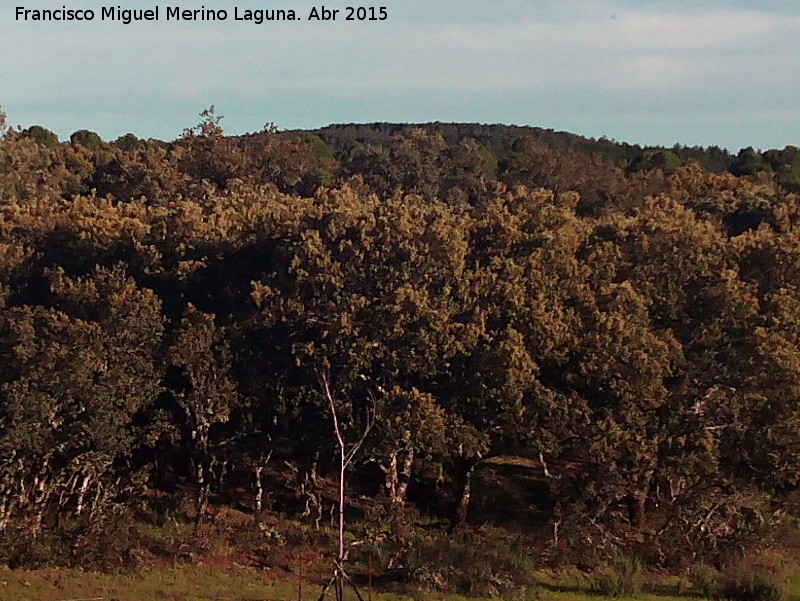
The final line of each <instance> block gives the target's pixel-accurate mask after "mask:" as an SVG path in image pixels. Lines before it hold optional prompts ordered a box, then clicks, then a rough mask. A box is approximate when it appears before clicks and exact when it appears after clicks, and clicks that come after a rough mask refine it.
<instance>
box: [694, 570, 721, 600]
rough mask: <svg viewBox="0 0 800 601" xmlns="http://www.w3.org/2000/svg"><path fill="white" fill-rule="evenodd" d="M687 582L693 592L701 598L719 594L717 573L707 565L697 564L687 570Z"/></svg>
mask: <svg viewBox="0 0 800 601" xmlns="http://www.w3.org/2000/svg"><path fill="white" fill-rule="evenodd" d="M688 576H689V582H691V583H692V587H693V588H694V590H695V591H696V592H697V593H699V594H701V595H702V596H703V597H714V596H715V595H717V593H718V592H719V588H720V575H719V571H718V570H717V569H716V568H714V567H712V566H710V565H708V564H707V563H703V562H700V563H697V564H694V565H693V566H692V567H691V568H689V574H688Z"/></svg>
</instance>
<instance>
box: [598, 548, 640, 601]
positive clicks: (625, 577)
mask: <svg viewBox="0 0 800 601" xmlns="http://www.w3.org/2000/svg"><path fill="white" fill-rule="evenodd" d="M641 588H642V566H641V564H640V563H639V561H637V560H636V559H632V558H630V557H625V556H622V555H618V556H616V557H615V558H614V559H613V561H612V562H611V564H610V565H607V566H605V567H603V568H600V569H598V570H597V572H596V573H595V574H594V576H593V577H592V590H593V591H595V592H596V593H598V594H600V595H603V596H605V597H613V598H617V597H632V596H634V595H637V594H638V593H639V592H640V591H641Z"/></svg>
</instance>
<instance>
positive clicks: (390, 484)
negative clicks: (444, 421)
mask: <svg viewBox="0 0 800 601" xmlns="http://www.w3.org/2000/svg"><path fill="white" fill-rule="evenodd" d="M401 455H402V462H401V461H400V457H401ZM413 466H414V447H411V446H408V447H405V448H404V449H397V450H395V451H393V452H392V454H391V456H390V459H389V465H388V466H387V467H386V468H384V470H383V471H384V472H385V474H386V477H385V479H384V488H385V489H386V496H387V499H388V502H389V513H390V515H391V518H392V534H393V535H394V537H395V538H396V539H398V540H399V539H400V538H402V536H403V534H404V530H405V508H406V498H407V495H408V484H409V482H410V480H411V471H412V468H413Z"/></svg>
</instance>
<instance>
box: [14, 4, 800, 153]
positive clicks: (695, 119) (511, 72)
mask: <svg viewBox="0 0 800 601" xmlns="http://www.w3.org/2000/svg"><path fill="white" fill-rule="evenodd" d="M370 1H371V0H361V3H360V4H359V3H358V2H357V1H353V2H339V1H334V2H327V3H325V4H324V6H325V7H326V8H329V9H331V8H338V9H340V13H339V15H338V18H337V20H336V21H326V22H322V21H309V20H306V18H307V17H308V15H309V13H310V11H311V8H312V7H315V6H316V7H317V8H319V7H321V6H323V4H321V3H320V4H314V3H313V1H306V0H278V1H274V0H260V1H252V0H226V1H217V0H205V1H204V2H194V1H192V0H183V2H182V3H181V2H178V3H175V2H166V3H163V4H162V3H159V2H157V1H154V2H142V1H140V0H127V1H126V0H118V1H117V2H116V3H109V2H105V3H104V2H97V1H93V0H76V1H75V2H72V1H71V0H59V1H57V2H53V1H50V0H16V1H15V2H13V3H12V2H7V1H3V2H2V3H0V74H2V77H0V106H2V107H3V110H4V111H5V112H6V113H7V115H8V120H9V122H10V123H11V124H12V125H20V126H22V127H28V126H30V125H33V124H39V125H43V126H45V127H47V128H48V129H51V130H53V131H55V132H56V133H58V134H59V136H61V137H62V138H68V137H69V134H70V133H72V132H73V131H76V130H78V129H90V130H93V131H96V132H98V133H99V134H100V135H101V136H103V138H105V139H108V140H113V139H114V138H116V137H118V136H120V135H122V134H125V133H127V132H133V133H135V134H136V135H138V136H140V137H155V138H160V139H166V140H170V139H174V138H176V137H178V136H180V135H181V133H182V131H183V130H184V129H185V128H188V127H191V126H193V125H195V124H196V123H197V122H198V121H199V120H200V118H199V116H198V114H199V113H200V112H201V111H202V110H203V109H204V108H206V107H208V106H210V105H214V106H215V108H216V112H217V114H218V115H223V116H224V118H223V120H222V122H221V125H222V126H223V128H224V129H225V131H226V133H230V134H240V133H245V132H249V131H258V130H260V129H262V128H263V127H264V125H265V124H267V123H274V124H275V125H276V126H277V127H279V128H281V129H295V128H316V127H321V126H324V125H327V124H329V123H353V122H356V123H364V122H374V121H390V122H416V123H420V122H429V121H443V122H480V123H505V124H516V125H532V126H538V127H545V128H552V129H555V130H563V131H570V132H573V133H577V134H581V135H584V136H588V137H594V138H599V137H602V136H605V137H607V138H611V139H615V140H619V141H626V142H631V143H638V144H643V145H644V144H652V145H667V146H672V145H673V144H675V143H680V144H685V145H689V146H694V145H702V146H710V145H717V146H721V147H724V148H728V149H729V150H732V151H736V150H738V149H739V148H742V147H747V146H753V147H754V148H757V149H767V148H783V147H784V146H786V145H797V146H800V43H798V39H800V36H799V35H798V34H800V2H798V1H797V0H791V1H790V0H786V1H784V0H763V1H762V2H744V1H739V0H729V1H723V0H705V1H704V2H698V1H689V0H685V1H682V0H674V1H666V0H665V1H660V2H659V1H648V0H639V1H632V0H617V1H615V0H592V1H588V0H557V1H550V0H376V1H375V3H374V4H370ZM304 2H305V3H304ZM156 5H158V6H159V7H160V17H161V19H160V20H159V21H158V22H148V23H134V24H131V25H124V24H122V23H118V22H110V21H100V19H99V14H98V16H97V17H96V19H95V21H92V22H50V23H43V22H33V21H27V22H25V21H19V20H16V19H15V8H16V6H22V7H25V8H29V9H48V8H49V9H53V8H63V7H65V8H67V9H85V8H91V9H94V10H95V11H97V13H99V12H100V7H102V6H120V7H122V8H129V9H142V8H153V7H155V6H156ZM167 6H180V7H181V8H183V9H196V8H200V7H201V6H202V7H205V8H206V9H226V10H227V11H228V13H229V18H228V20H227V21H224V22H208V21H205V22H193V21H178V22H176V21H169V22H167V21H166V20H165V18H164V14H163V13H164V12H165V11H166V7H167ZM234 6H238V7H239V9H240V12H244V10H246V9H274V8H282V9H294V10H295V11H296V13H297V15H298V17H300V19H301V20H298V21H293V22H265V23H263V24H261V25H257V24H254V23H252V22H243V21H238V22H237V21H234V20H233V7H234ZM345 6H375V7H379V6H384V7H386V9H387V14H388V18H387V19H386V20H385V21H365V22H358V21H355V22H353V21H344V19H343V17H344V15H345V13H344V7H345Z"/></svg>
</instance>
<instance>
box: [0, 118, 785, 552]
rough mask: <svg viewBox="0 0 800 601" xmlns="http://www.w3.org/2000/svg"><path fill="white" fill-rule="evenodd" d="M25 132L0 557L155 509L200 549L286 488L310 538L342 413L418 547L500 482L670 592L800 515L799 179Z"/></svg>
mask: <svg viewBox="0 0 800 601" xmlns="http://www.w3.org/2000/svg"><path fill="white" fill-rule="evenodd" d="M2 126H3V129H5V130H6V131H5V134H4V137H3V138H2V140H0V365H2V369H0V532H4V533H10V532H24V533H32V534H37V533H41V532H44V531H56V530H58V529H59V528H65V527H67V526H66V525H67V524H69V527H70V528H78V530H80V528H84V529H87V528H94V527H97V524H102V523H103V520H104V519H106V518H107V517H108V516H109V515H111V514H112V513H114V512H119V511H124V510H125V508H126V507H133V506H134V505H136V503H138V502H139V501H140V500H141V499H142V498H144V496H145V494H146V492H147V491H148V490H151V489H163V490H173V491H174V490H178V491H182V492H180V494H185V495H188V496H189V497H190V498H191V500H192V502H193V503H195V504H196V516H197V521H198V523H199V522H200V521H201V520H202V518H203V515H204V512H205V510H206V505H207V503H208V502H209V499H210V498H211V497H212V496H213V495H215V494H218V493H219V492H220V491H222V490H224V489H225V487H226V486H230V485H232V483H234V482H236V483H242V482H245V483H247V486H248V487H250V488H249V489H248V490H250V492H248V493H247V495H248V499H250V500H249V501H248V503H249V504H250V505H249V506H250V507H251V508H253V510H254V511H255V510H256V509H258V510H260V509H261V499H262V495H263V492H264V486H268V484H266V485H265V484H264V482H263V481H262V480H261V474H262V473H263V469H264V466H265V465H266V462H267V461H269V460H270V458H272V460H273V461H275V460H276V458H280V459H281V460H282V461H284V462H286V464H287V465H290V466H292V468H293V470H294V472H295V473H297V474H298V478H299V481H302V482H304V485H303V486H298V487H297V493H296V494H297V495H298V498H300V501H302V503H301V506H303V507H304V508H305V509H304V510H301V509H298V510H297V511H298V512H299V513H302V514H303V515H307V516H310V519H313V514H314V513H315V512H316V513H319V512H321V499H320V492H319V486H318V481H317V478H318V477H322V476H324V475H326V474H327V473H329V470H331V469H333V467H332V463H331V462H332V461H333V457H334V455H335V451H336V441H335V440H334V439H333V438H332V436H331V413H330V410H329V409H330V406H329V402H328V401H329V400H328V399H327V398H326V396H325V391H324V390H323V387H322V385H321V383H322V382H323V381H325V382H326V383H329V384H330V387H331V390H332V392H333V395H334V396H335V398H336V399H337V402H339V403H340V404H341V405H340V411H341V417H342V419H343V424H344V428H345V432H347V431H348V430H347V429H348V428H350V429H352V431H354V432H355V431H361V430H362V429H363V428H362V426H363V422H364V420H365V419H368V416H369V415H373V416H374V419H375V427H374V428H373V429H372V431H371V432H370V435H369V437H368V438H367V439H366V440H365V444H364V447H363V449H362V451H361V456H360V457H359V461H357V463H356V464H355V466H354V471H355V472H359V471H361V472H363V473H367V472H369V473H372V474H379V476H377V477H378V478H379V479H380V486H379V489H378V490H376V491H375V493H374V494H375V496H376V497H379V498H381V499H383V500H384V507H385V511H386V512H387V515H388V516H389V517H390V519H391V520H392V522H393V523H394V524H395V526H396V528H395V530H394V532H395V536H398V537H399V536H402V531H403V529H402V526H403V524H404V522H405V520H406V519H407V517H406V516H407V513H406V512H407V505H408V503H409V502H410V501H409V499H410V497H409V488H410V487H412V488H413V487H416V488H418V489H425V490H426V491H427V495H428V498H431V499H433V501H431V502H429V503H427V504H424V503H417V507H416V509H417V510H418V511H421V512H429V513H432V514H436V515H439V516H440V517H441V518H442V519H443V522H446V524H447V527H449V528H452V529H457V528H460V527H463V526H464V525H465V524H466V523H468V522H469V520H470V509H469V508H470V502H471V495H474V494H475V492H476V490H475V489H476V486H478V483H476V480H475V478H474V475H475V473H476V470H478V469H480V466H481V465H483V464H484V463H485V462H486V461H488V460H490V459H491V458H493V457H498V456H514V457H522V458H527V459H530V460H531V461H533V462H534V463H535V465H537V466H538V467H537V468H536V469H537V470H538V471H537V473H538V474H539V477H540V480H541V482H542V483H544V485H545V493H544V494H543V495H542V497H541V499H540V500H539V501H538V506H537V507H536V508H535V509H536V510H537V511H536V512H535V515H536V516H538V517H536V519H538V520H540V521H541V523H542V524H545V525H547V527H548V528H553V527H556V528H557V532H558V534H559V535H558V537H557V541H556V544H558V545H561V546H564V547H570V546H581V545H586V544H587V543H586V540H587V538H586V537H587V536H588V534H587V533H591V537H592V540H593V541H595V542H594V543H592V544H606V543H609V544H611V543H614V541H620V540H625V541H628V542H630V543H631V544H638V545H643V546H647V547H649V548H652V549H655V550H656V551H655V555H656V556H657V558H658V560H659V561H661V562H665V563H668V562H670V561H680V560H681V559H683V558H686V557H690V556H691V557H693V556H711V555H714V554H715V553H720V552H722V551H723V550H725V549H733V548H740V547H743V546H746V545H747V544H750V543H752V542H753V541H758V540H762V539H763V538H764V537H768V536H769V535H770V534H771V533H773V532H775V528H776V527H777V523H778V522H779V521H780V519H781V518H782V516H784V515H785V514H786V512H793V511H794V512H796V491H797V485H798V477H800V285H799V284H800V225H799V224H798V219H800V217H799V215H800V214H799V213H798V209H799V208H800V207H799V206H798V200H797V197H796V196H795V194H794V191H796V189H797V186H798V181H800V180H798V173H800V153H799V152H798V150H797V149H796V148H792V147H789V148H786V149H784V150H782V151H767V152H764V153H757V152H755V151H753V150H752V149H746V150H743V151H742V152H741V153H739V155H737V156H730V155H728V154H727V153H726V152H725V151H722V150H720V149H713V148H712V149H698V148H683V147H675V148H672V149H641V148H638V147H632V146H628V145H620V144H616V143H613V142H611V141H607V140H601V141H590V140H586V139H584V138H579V137H577V136H573V135H570V134H563V133H554V132H548V131H544V130H536V129H529V128H511V127H505V126H476V125H456V124H431V125H426V126H422V127H411V126H400V125H388V124H375V125H374V126H330V127H328V128H325V129H323V130H319V131H317V132H283V131H277V130H276V129H274V128H271V127H270V128H266V129H265V130H264V131H261V132H258V133H255V134H251V135H247V136H238V137H229V136H225V135H224V133H223V131H222V129H221V127H220V125H219V118H218V117H217V116H215V115H214V113H213V111H207V112H205V113H204V114H203V121H202V122H201V123H200V124H199V125H198V126H197V127H195V128H192V129H189V130H187V131H186V132H185V134H184V135H183V136H181V137H180V138H178V139H177V140H174V141H172V142H162V141H158V140H141V139H138V138H137V137H135V136H134V135H132V134H128V135H126V136H123V137H121V138H119V139H117V140H115V141H113V142H106V141H103V140H102V139H101V138H100V137H99V136H98V135H97V134H95V133H93V132H90V131H85V130H82V131H78V132H75V134H73V135H72V136H71V138H70V141H69V142H60V141H59V140H58V138H57V137H56V136H55V135H54V134H53V133H52V132H49V131H48V130H46V129H44V128H42V127H39V126H34V127H30V128H28V129H25V130H19V129H13V128H12V129H7V128H5V124H4V123H2ZM323 377H324V380H323ZM376 470H377V471H376ZM178 484H180V485H181V486H180V487H178V488H176V486H177V485H178ZM517 509H520V508H512V507H509V508H508V511H509V512H512V511H515V510H517ZM521 509H527V508H521ZM531 515H534V513H532V514H531ZM531 519H533V518H531Z"/></svg>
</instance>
